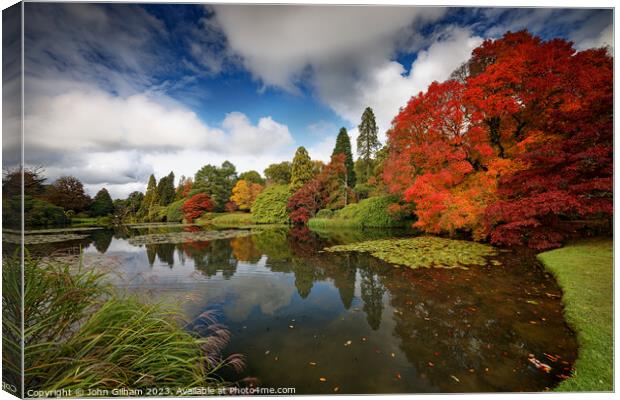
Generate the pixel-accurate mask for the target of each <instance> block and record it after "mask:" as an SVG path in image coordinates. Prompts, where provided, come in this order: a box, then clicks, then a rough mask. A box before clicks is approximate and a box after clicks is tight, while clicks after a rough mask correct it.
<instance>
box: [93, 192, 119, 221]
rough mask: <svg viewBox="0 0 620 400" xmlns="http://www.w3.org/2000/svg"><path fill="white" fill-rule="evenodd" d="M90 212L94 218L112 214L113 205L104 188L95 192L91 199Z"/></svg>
mask: <svg viewBox="0 0 620 400" xmlns="http://www.w3.org/2000/svg"><path fill="white" fill-rule="evenodd" d="M90 211H91V213H92V214H93V216H95V217H103V216H104V215H110V214H112V212H114V203H113V202H112V197H110V193H108V190H107V189H106V188H103V189H101V190H100V191H98V192H97V194H96V195H95V198H94V199H93V204H92V205H91V206H90Z"/></svg>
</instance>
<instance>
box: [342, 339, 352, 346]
mask: <svg viewBox="0 0 620 400" xmlns="http://www.w3.org/2000/svg"><path fill="white" fill-rule="evenodd" d="M351 343H353V342H351V341H350V340H347V342H346V343H345V344H344V345H345V346H351Z"/></svg>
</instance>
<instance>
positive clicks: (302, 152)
mask: <svg viewBox="0 0 620 400" xmlns="http://www.w3.org/2000/svg"><path fill="white" fill-rule="evenodd" d="M312 171H313V164H312V160H311V159H310V156H309V155H308V152H307V151H306V149H305V148H304V147H303V146H301V147H299V148H297V151H296V152H295V157H294V158H293V166H292V167H291V184H290V189H291V192H293V193H294V192H296V191H297V190H298V189H299V188H301V187H302V186H303V185H305V184H306V183H307V182H309V181H310V180H311V179H312V177H313V172H312Z"/></svg>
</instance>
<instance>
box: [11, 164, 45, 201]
mask: <svg viewBox="0 0 620 400" xmlns="http://www.w3.org/2000/svg"><path fill="white" fill-rule="evenodd" d="M22 171H23V181H22ZM43 172H44V171H43V169H42V168H39V167H35V168H23V169H13V170H8V171H3V174H2V196H3V197H4V198H8V197H11V196H18V195H20V194H21V191H22V182H23V187H24V196H32V197H39V196H42V195H43V193H44V191H45V187H44V185H43V184H44V183H45V181H46V179H47V178H45V176H44V175H43Z"/></svg>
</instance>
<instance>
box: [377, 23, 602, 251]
mask: <svg viewBox="0 0 620 400" xmlns="http://www.w3.org/2000/svg"><path fill="white" fill-rule="evenodd" d="M611 65H612V63H611V58H610V57H609V56H608V55H606V53H605V51H604V50H586V51H582V52H580V53H576V54H575V52H574V50H573V49H572V48H571V44H570V43H568V42H566V41H563V40H552V41H549V42H543V41H542V40H540V39H539V38H536V37H533V36H531V35H530V34H529V33H527V32H517V33H507V34H506V35H504V37H503V38H501V39H498V40H495V41H491V40H488V41H486V42H484V43H483V45H482V46H480V47H479V48H477V49H476V50H474V53H473V57H472V59H471V60H470V61H469V63H468V67H467V68H466V69H467V71H468V72H469V74H470V75H469V76H468V77H467V79H458V80H449V81H446V82H444V83H437V82H435V83H433V84H431V85H430V86H429V88H428V90H427V91H426V92H423V93H420V94H419V95H417V96H414V97H413V98H412V99H411V100H410V101H409V102H408V104H407V106H406V107H405V108H404V109H402V110H401V112H400V113H399V115H398V116H397V117H396V118H395V119H394V121H393V124H392V128H391V129H390V131H389V132H388V156H387V159H386V160H385V163H384V165H383V167H382V169H383V179H384V181H385V182H386V184H387V186H388V189H389V191H390V192H391V193H394V194H397V195H404V198H405V199H406V200H407V201H409V202H411V203H414V204H415V205H416V214H417V217H418V221H417V223H416V226H417V227H419V228H421V229H423V230H424V231H426V232H430V233H442V232H445V233H449V234H456V232H458V231H461V230H463V231H468V232H471V233H472V235H473V237H474V239H478V240H480V239H485V238H487V237H488V236H489V234H490V236H491V240H492V241H493V242H494V243H501V244H512V245H514V244H528V245H529V246H531V247H535V248H539V249H542V248H549V247H554V246H558V245H559V244H560V242H561V241H562V240H563V238H564V237H566V232H567V231H570V230H571V228H570V227H571V224H570V221H574V220H579V219H584V218H586V219H588V218H609V217H610V215H611V171H612V167H611V165H612V162H611V160H612V133H611V132H612V130H611V120H612V92H611V90H612V89H611V82H612V74H611ZM567 222H568V223H567ZM567 227H568V229H567Z"/></svg>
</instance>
